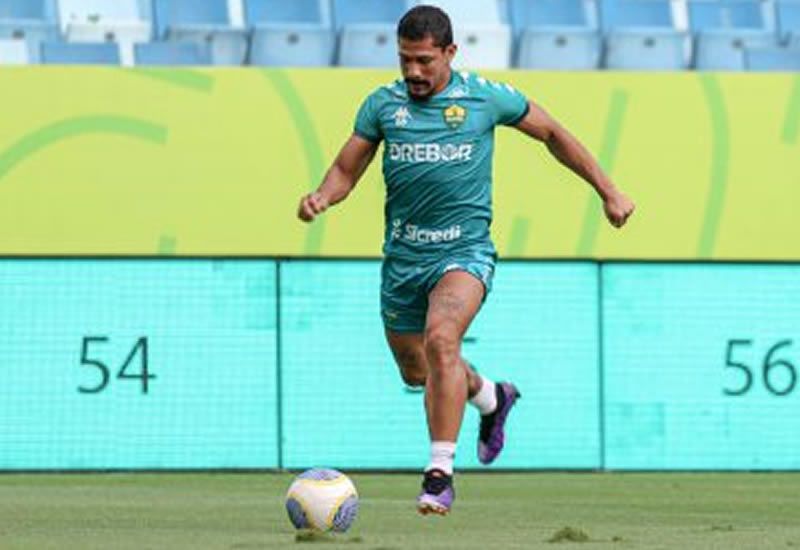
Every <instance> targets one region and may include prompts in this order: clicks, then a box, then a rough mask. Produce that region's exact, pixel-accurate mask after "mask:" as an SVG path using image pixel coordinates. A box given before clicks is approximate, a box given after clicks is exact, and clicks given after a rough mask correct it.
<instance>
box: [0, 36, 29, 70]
mask: <svg viewBox="0 0 800 550" xmlns="http://www.w3.org/2000/svg"><path fill="white" fill-rule="evenodd" d="M30 63H31V56H30V49H29V48H28V43H27V42H25V41H24V40H16V39H13V38H0V65H28V64H30Z"/></svg>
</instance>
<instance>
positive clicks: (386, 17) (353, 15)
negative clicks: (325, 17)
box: [333, 0, 407, 29]
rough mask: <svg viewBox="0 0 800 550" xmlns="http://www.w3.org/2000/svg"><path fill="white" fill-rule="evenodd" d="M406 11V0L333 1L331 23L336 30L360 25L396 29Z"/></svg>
mask: <svg viewBox="0 0 800 550" xmlns="http://www.w3.org/2000/svg"><path fill="white" fill-rule="evenodd" d="M406 9H407V4H406V0H380V1H378V2H376V1H375V0H333V22H334V25H335V26H336V28H337V29H342V28H343V27H345V26H346V25H353V24H360V23H385V24H389V25H393V26H395V27H396V26H397V22H398V21H399V20H400V18H401V17H402V16H403V14H404V13H405V12H406Z"/></svg>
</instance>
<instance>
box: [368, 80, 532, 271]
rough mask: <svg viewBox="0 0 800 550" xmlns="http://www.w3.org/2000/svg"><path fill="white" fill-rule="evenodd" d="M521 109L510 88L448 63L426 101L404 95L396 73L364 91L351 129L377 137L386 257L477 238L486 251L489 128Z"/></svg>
mask: <svg viewBox="0 0 800 550" xmlns="http://www.w3.org/2000/svg"><path fill="white" fill-rule="evenodd" d="M527 112H528V101H527V99H526V98H525V96H523V95H522V94H521V93H519V92H518V91H517V90H515V89H514V88H512V87H511V86H509V85H508V84H501V83H498V82H492V81H489V80H486V79H485V78H482V77H480V76H478V75H476V74H473V73H468V72H456V71H453V73H452V75H451V78H450V82H449V83H448V85H447V87H446V88H445V89H444V90H442V91H441V92H439V93H438V94H436V95H434V96H432V97H431V98H429V99H428V100H426V101H415V100H413V99H411V98H410V97H409V96H408V92H407V89H406V84H405V82H404V81H403V80H402V79H398V80H397V81H395V82H394V83H392V84H389V85H386V86H382V87H381V88H379V89H377V90H376V91H374V92H373V93H372V94H370V95H369V96H368V97H367V99H366V100H365V101H364V103H363V104H362V105H361V108H360V109H359V112H358V115H357V117H356V122H355V132H356V134H358V135H359V136H361V137H363V138H364V139H367V140H369V141H372V142H374V143H378V142H380V141H381V140H382V141H383V142H384V149H383V177H384V180H385V182H386V207H385V220H386V232H385V240H384V246H383V252H384V254H385V255H386V256H387V257H392V258H404V259H418V258H420V256H423V257H440V256H444V255H446V254H448V253H449V252H452V251H453V250H459V249H463V248H464V247H465V246H472V245H481V244H484V243H485V244H486V245H487V246H488V247H490V248H491V250H492V252H493V251H494V247H493V245H492V243H491V238H490V236H489V225H490V224H491V220H492V204H491V203H492V195H491V182H492V153H493V150H494V128H495V126H497V125H498V124H505V125H513V124H516V123H517V122H519V121H520V120H521V119H522V118H523V117H524V116H525V115H526V114H527Z"/></svg>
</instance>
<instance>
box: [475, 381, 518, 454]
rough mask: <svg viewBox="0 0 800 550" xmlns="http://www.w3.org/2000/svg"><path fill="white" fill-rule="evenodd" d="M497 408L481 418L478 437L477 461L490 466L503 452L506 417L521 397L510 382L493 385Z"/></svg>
mask: <svg viewBox="0 0 800 550" xmlns="http://www.w3.org/2000/svg"><path fill="white" fill-rule="evenodd" d="M495 393H496V394H497V408H496V409H495V411H494V412H493V413H490V414H487V415H484V416H481V429H480V432H479V435H478V460H480V461H481V463H483V464H491V463H492V462H494V460H495V459H496V458H497V457H498V455H500V451H502V450H503V444H504V443H505V440H506V435H505V432H504V431H503V426H505V423H506V417H508V413H509V411H510V410H511V407H513V406H514V403H516V401H517V399H519V398H520V397H522V395H520V393H519V391H518V390H517V388H516V386H514V384H512V383H511V382H498V383H497V384H496V385H495Z"/></svg>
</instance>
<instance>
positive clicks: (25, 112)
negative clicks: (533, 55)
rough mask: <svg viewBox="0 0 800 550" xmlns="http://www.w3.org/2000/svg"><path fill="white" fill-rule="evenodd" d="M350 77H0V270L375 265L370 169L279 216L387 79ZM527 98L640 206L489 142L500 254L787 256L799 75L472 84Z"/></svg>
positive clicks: (543, 76)
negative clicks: (261, 258)
mask: <svg viewBox="0 0 800 550" xmlns="http://www.w3.org/2000/svg"><path fill="white" fill-rule="evenodd" d="M396 74H397V73H396V72H393V71H364V70H353V69H325V70H279V69H278V70H273V69H255V68H239V69H202V70H197V69H122V68H89V67H87V68H71V67H22V68H3V69H2V70H0V109H2V110H1V111H0V112H2V117H1V118H0V121H1V122H0V255H2V254H5V255H20V254H21V255H28V254H30V255H39V254H48V255H50V254H53V255H62V254H65V255H71V254H75V255H95V254H99V255H106V254H108V255H140V254H141V255H154V254H165V255H192V256H193V255H245V256H249V255H253V256H256V255H279V256H295V255H313V256H378V255H380V245H381V239H382V235H383V227H382V226H383V194H384V189H383V182H382V180H381V172H380V166H379V164H380V162H379V159H380V157H376V159H377V160H376V161H375V162H373V165H372V167H371V168H370V169H369V171H368V172H367V173H366V174H365V176H364V178H363V179H362V181H361V182H360V184H359V186H358V187H357V188H356V190H355V191H354V192H353V194H352V195H351V196H350V197H349V198H348V199H347V201H345V202H344V203H342V204H341V205H339V206H338V207H336V208H334V209H333V210H330V211H329V212H328V213H326V214H325V215H324V216H323V217H322V218H321V219H320V220H319V221H318V222H316V223H314V224H312V225H305V224H302V223H301V222H299V221H297V219H296V217H295V212H296V207H297V202H298V199H299V197H300V195H301V194H302V193H304V192H307V191H308V190H310V189H312V188H314V187H316V185H317V184H318V183H319V180H320V178H321V177H322V175H323V173H324V171H325V170H326V168H327V166H328V165H329V164H330V162H331V161H332V160H333V158H334V156H335V155H336V153H337V151H338V149H339V147H340V146H341V144H342V143H343V142H344V140H345V139H346V138H347V137H348V135H349V134H350V132H351V128H352V122H353V118H354V115H355V112H356V110H357V108H358V106H359V104H360V102H361V100H362V99H363V98H364V97H365V95H366V94H368V93H369V92H370V91H372V90H373V89H374V88H375V87H377V86H379V85H381V84H384V83H386V82H389V81H391V80H392V79H394V78H396ZM485 76H487V77H489V78H493V79H498V80H502V81H506V82H509V83H511V84H513V85H514V86H515V87H516V88H518V89H520V90H522V91H523V92H525V93H526V94H527V95H528V96H529V97H530V98H532V99H533V100H535V101H538V102H539V103H540V104H541V105H543V106H544V107H545V108H546V109H547V110H548V111H549V112H550V113H551V114H552V115H554V116H555V117H556V118H557V119H558V120H560V121H561V122H562V123H563V124H564V125H565V126H566V127H567V128H569V129H570V130H571V131H572V132H573V133H574V134H575V135H577V136H578V137H579V139H581V140H582V141H583V143H584V144H585V145H586V146H587V147H588V148H589V149H590V150H591V151H593V153H594V154H595V155H596V156H597V157H598V159H599V160H600V162H601V164H602V165H603V166H604V167H605V169H606V170H607V171H608V172H609V173H610V175H611V176H612V179H613V180H614V181H615V182H616V184H617V185H618V186H619V187H621V188H622V189H624V190H625V191H626V192H627V193H629V194H630V196H631V197H632V198H633V199H634V200H635V201H636V203H637V212H636V214H635V216H634V217H633V218H632V219H631V220H630V223H629V225H628V226H627V227H625V228H624V229H623V230H616V229H613V228H611V227H610V226H609V225H608V224H607V223H605V221H604V218H603V216H602V208H601V204H600V201H599V200H598V199H597V197H595V196H594V194H593V192H591V189H590V188H589V186H588V185H586V184H585V183H583V182H582V181H580V180H579V179H578V178H577V177H576V176H574V175H572V174H571V173H570V172H569V171H568V170H567V169H566V168H564V167H562V166H560V165H559V164H558V163H557V162H556V161H555V160H554V159H553V158H552V157H550V155H549V154H548V152H547V149H546V148H545V147H543V146H542V145H541V144H539V143H537V142H535V141H532V140H530V139H529V138H526V137H525V136H523V135H522V134H521V133H519V132H516V131H515V130H513V129H506V128H503V129H499V130H498V132H497V144H496V153H495V181H494V201H495V219H494V224H493V235H494V238H495V242H496V244H497V246H498V249H499V251H500V254H501V256H503V257H526V258H538V257H581V258H600V259H602V258H633V259H696V258H700V259H740V260H786V259H798V258H800V239H798V235H800V229H798V222H797V220H798V219H799V218H798V214H797V209H798V205H800V76H798V75H794V74H744V73H742V74H712V73H695V72H685V73H657V74H641V73H639V74H637V73H613V72H594V73H535V72H521V71H520V72H517V71H508V72H486V73H485Z"/></svg>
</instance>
